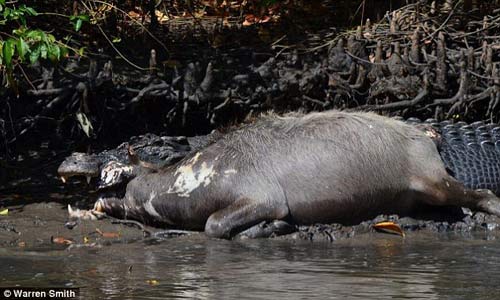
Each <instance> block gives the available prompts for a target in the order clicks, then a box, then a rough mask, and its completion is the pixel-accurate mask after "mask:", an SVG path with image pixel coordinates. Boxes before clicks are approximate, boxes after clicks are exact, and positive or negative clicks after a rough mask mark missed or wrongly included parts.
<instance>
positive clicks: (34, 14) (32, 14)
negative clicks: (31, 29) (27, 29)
mask: <svg viewBox="0 0 500 300" xmlns="http://www.w3.org/2000/svg"><path fill="white" fill-rule="evenodd" d="M26 12H27V13H28V14H29V15H31V16H36V15H38V13H37V12H36V10H34V9H33V7H26Z"/></svg>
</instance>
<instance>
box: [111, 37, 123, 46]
mask: <svg viewBox="0 0 500 300" xmlns="http://www.w3.org/2000/svg"><path fill="white" fill-rule="evenodd" d="M121 41H122V39H121V38H120V37H115V38H114V39H113V43H115V44H117V43H119V42H121Z"/></svg>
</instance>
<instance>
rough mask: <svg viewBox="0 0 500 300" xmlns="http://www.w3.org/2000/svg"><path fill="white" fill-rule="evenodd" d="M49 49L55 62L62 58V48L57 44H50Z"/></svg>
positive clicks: (50, 55) (51, 58) (50, 57)
mask: <svg viewBox="0 0 500 300" xmlns="http://www.w3.org/2000/svg"><path fill="white" fill-rule="evenodd" d="M48 49H49V59H50V60H51V61H53V62H55V61H59V60H60V59H61V49H60V48H59V46H57V45H50V46H49V47H48Z"/></svg>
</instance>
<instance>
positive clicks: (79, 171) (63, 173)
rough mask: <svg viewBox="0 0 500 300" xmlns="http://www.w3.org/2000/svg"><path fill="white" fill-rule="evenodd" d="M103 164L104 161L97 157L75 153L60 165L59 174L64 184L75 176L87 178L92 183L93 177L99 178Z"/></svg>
mask: <svg viewBox="0 0 500 300" xmlns="http://www.w3.org/2000/svg"><path fill="white" fill-rule="evenodd" d="M101 164H102V161H101V160H100V159H99V158H98V157H97V156H96V155H92V154H86V153H81V152H75V153H73V154H71V155H70V156H68V157H66V159H65V160H64V161H63V162H62V163H61V165H59V168H58V169H57V173H58V174H59V176H60V177H61V179H62V181H63V182H66V181H67V180H68V179H69V178H70V177H74V176H82V177H86V178H87V182H90V180H91V178H92V177H98V176H99V174H100V166H101Z"/></svg>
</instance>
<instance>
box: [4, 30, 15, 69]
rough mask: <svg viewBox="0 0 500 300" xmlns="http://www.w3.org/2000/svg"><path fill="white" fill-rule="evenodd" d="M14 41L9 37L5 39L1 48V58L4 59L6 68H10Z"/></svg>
mask: <svg viewBox="0 0 500 300" xmlns="http://www.w3.org/2000/svg"><path fill="white" fill-rule="evenodd" d="M15 45H16V41H15V40H14V39H12V38H9V39H8V40H6V41H5V43H4V44H3V48H2V54H3V59H4V61H5V65H6V66H7V68H8V69H11V68H12V56H14V50H15Z"/></svg>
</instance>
